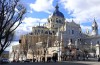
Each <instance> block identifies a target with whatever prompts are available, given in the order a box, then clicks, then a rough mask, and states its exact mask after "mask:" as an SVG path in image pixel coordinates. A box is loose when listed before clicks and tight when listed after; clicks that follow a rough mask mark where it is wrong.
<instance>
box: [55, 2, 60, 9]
mask: <svg viewBox="0 0 100 65" xmlns="http://www.w3.org/2000/svg"><path fill="white" fill-rule="evenodd" d="M58 8H59V6H58V1H57V4H56V6H55V9H56V10H58Z"/></svg>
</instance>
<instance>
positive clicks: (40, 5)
mask: <svg viewBox="0 0 100 65" xmlns="http://www.w3.org/2000/svg"><path fill="white" fill-rule="evenodd" d="M57 2H58V4H59V10H60V11H61V12H62V13H63V14H64V16H65V19H66V21H68V22H71V20H72V19H73V20H74V21H75V22H76V23H80V25H81V28H82V31H83V32H85V30H86V29H87V28H88V29H89V30H90V32H91V25H92V22H93V20H94V18H95V19H96V21H97V23H98V27H99V30H100V0H21V3H22V4H23V5H24V6H25V7H26V9H27V13H26V14H25V18H24V19H23V20H22V24H21V25H20V26H19V27H18V28H17V29H16V34H15V40H16V41H18V40H19V38H20V35H23V34H26V33H29V32H31V31H32V27H33V26H36V25H38V23H39V22H40V23H41V25H42V24H43V23H46V22H47V18H48V17H49V16H50V15H51V14H52V13H53V11H54V10H55V5H56V3H57ZM99 33H100V31H99Z"/></svg>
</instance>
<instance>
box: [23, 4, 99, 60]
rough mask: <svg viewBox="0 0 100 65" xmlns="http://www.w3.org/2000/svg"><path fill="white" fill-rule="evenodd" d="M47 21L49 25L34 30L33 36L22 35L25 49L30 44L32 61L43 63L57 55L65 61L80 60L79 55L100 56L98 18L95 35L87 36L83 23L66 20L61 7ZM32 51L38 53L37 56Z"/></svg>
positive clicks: (29, 56) (56, 8)
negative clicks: (25, 45) (60, 9)
mask: <svg viewBox="0 0 100 65" xmlns="http://www.w3.org/2000/svg"><path fill="white" fill-rule="evenodd" d="M47 20H48V22H47V23H46V24H43V26H40V25H39V26H35V27H32V33H30V34H27V35H22V36H21V45H22V46H23V45H24V44H25V43H26V41H25V40H27V43H28V42H29V43H28V44H30V45H28V51H27V52H28V53H27V58H28V59H33V58H35V59H38V61H41V60H42V58H43V57H45V59H47V58H49V57H53V56H55V57H56V58H57V60H58V61H61V60H68V59H70V56H73V57H74V59H76V58H77V55H80V56H81V55H83V54H85V55H90V56H96V57H97V56H99V55H100V35H99V34H98V24H97V22H96V20H95V19H94V20H93V23H92V25H91V28H92V32H89V30H86V33H83V32H82V29H81V26H80V24H77V23H75V22H74V20H72V21H71V22H68V21H66V20H65V17H64V14H63V13H62V12H60V11H59V6H58V4H57V5H56V6H55V10H54V12H53V13H52V15H50V16H49V17H48V19H47ZM32 44H33V46H32ZM33 47H34V48H33ZM36 47H38V48H36ZM33 49H34V50H33ZM36 50H37V51H36ZM32 51H34V55H33V56H32V54H31V52H32Z"/></svg>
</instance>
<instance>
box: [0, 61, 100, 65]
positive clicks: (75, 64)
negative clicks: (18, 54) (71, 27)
mask: <svg viewBox="0 0 100 65" xmlns="http://www.w3.org/2000/svg"><path fill="white" fill-rule="evenodd" d="M1 65H100V62H97V61H94V62H93V61H65V62H50V63H43V62H34V63H9V64H1Z"/></svg>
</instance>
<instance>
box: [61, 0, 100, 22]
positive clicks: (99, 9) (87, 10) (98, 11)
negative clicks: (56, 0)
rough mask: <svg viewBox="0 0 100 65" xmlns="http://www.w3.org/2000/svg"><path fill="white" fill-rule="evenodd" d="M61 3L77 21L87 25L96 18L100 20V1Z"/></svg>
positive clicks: (66, 1)
mask: <svg viewBox="0 0 100 65" xmlns="http://www.w3.org/2000/svg"><path fill="white" fill-rule="evenodd" d="M60 3H61V4H62V5H63V6H64V9H66V10H67V11H68V13H69V14H70V13H72V14H71V16H73V17H74V19H75V20H76V21H80V22H81V23H86V22H90V21H93V18H94V17H95V18H96V20H97V19H100V0H60Z"/></svg>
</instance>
